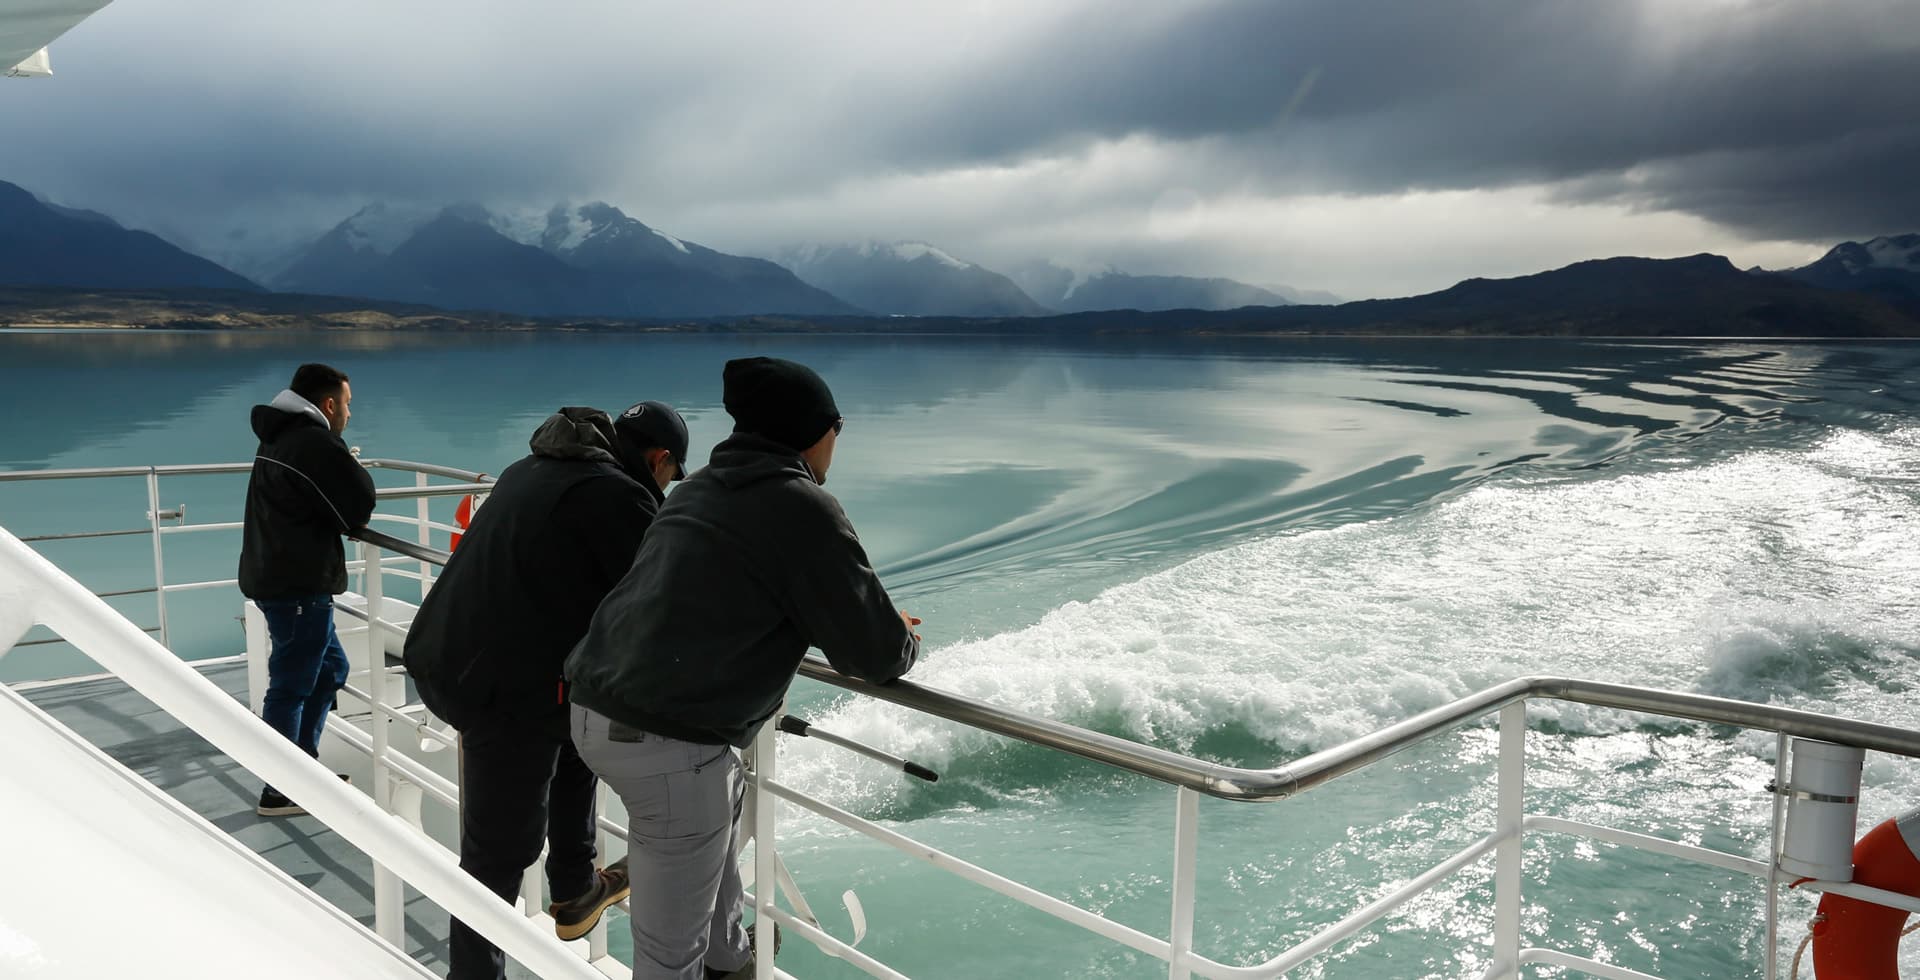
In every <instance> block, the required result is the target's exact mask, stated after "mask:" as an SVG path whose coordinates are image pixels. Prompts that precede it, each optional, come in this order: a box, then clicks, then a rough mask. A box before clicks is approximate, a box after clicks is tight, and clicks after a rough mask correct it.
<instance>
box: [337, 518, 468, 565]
mask: <svg viewBox="0 0 1920 980" xmlns="http://www.w3.org/2000/svg"><path fill="white" fill-rule="evenodd" d="M347 537H349V538H352V539H353V540H355V541H365V542H366V543H368V544H370V545H373V546H374V547H376V548H385V549H386V550H388V551H391V552H394V553H396V554H401V555H405V556H407V557H408V558H417V559H419V560H421V561H425V562H432V563H433V564H435V565H439V566H441V567H445V566H446V564H447V560H448V559H450V558H452V557H453V553H452V552H449V551H441V550H440V549H438V548H429V547H427V546H426V545H423V544H420V543H419V542H416V541H408V540H406V539H405V538H396V537H394V536H393V535H391V534H387V533H385V532H383V531H376V530H374V529H372V528H369V527H363V528H361V529H359V530H357V531H351V532H348V534H347Z"/></svg>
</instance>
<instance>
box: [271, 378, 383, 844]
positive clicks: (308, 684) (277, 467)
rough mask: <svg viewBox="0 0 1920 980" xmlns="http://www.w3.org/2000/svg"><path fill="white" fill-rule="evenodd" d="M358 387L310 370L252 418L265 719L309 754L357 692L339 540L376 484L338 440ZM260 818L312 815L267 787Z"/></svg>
mask: <svg viewBox="0 0 1920 980" xmlns="http://www.w3.org/2000/svg"><path fill="white" fill-rule="evenodd" d="M352 400H353V387H352V385H350V384H349V383H348V381H347V376H346V375H345V374H343V373H341V372H340V371H338V370H336V369H334V368H331V367H328V366H327V365H325V364H302V365H300V367H299V369H298V370H296V371H294V373H293V381H292V382H291V383H289V384H288V385H287V388H286V390H285V391H282V392H280V394H278V395H276V396H274V399H273V401H272V402H271V403H270V404H266V405H255V406H254V407H253V432H254V435H256V436H258V437H259V438H260V446H259V448H258V449H256V450H254V456H253V474H252V476H250V477H249V478H248V480H247V504H246V514H245V518H244V520H243V523H242V531H241V543H240V593H241V594H242V595H244V596H246V597H247V598H249V599H252V600H253V604H254V605H255V606H257V607H259V609H260V612H261V614H262V615H264V616H265V617H266V620H267V634H268V636H269V637H270V638H271V640H272V645H273V649H272V652H271V653H270V654H269V655H268V657H267V693H266V697H265V699H264V700H263V702H262V704H261V707H260V717H261V719H262V720H263V721H265V722H266V723H267V724H268V725H271V726H273V728H274V730H276V731H278V732H279V733H280V734H282V735H285V736H286V737H287V738H288V739H289V740H290V741H292V742H293V743H294V744H295V745H298V746H300V748H302V749H304V750H305V751H306V753H307V754H308V755H311V756H315V757H318V756H319V754H320V734H321V732H322V731H324V730H325V728H326V724H327V712H328V711H331V710H332V709H333V700H334V695H335V694H336V693H338V692H339V690H340V688H341V687H342V686H343V685H345V684H346V682H347V654H346V651H345V650H343V649H341V647H340V637H339V636H338V635H337V634H336V633H335V632H334V629H333V597H334V596H336V595H339V594H340V593H342V592H345V591H347V552H346V546H345V545H344V544H342V543H341V540H340V536H341V535H342V534H345V533H347V532H349V531H355V530H358V529H360V528H363V527H365V526H366V525H367V520H368V519H369V518H370V517H372V516H373V502H374V498H373V477H371V476H369V475H368V474H367V471H366V469H365V468H363V467H362V466H361V465H360V461H359V460H357V459H354V458H353V454H352V452H350V451H349V450H348V449H347V444H346V443H345V442H344V441H342V440H341V438H340V433H341V432H343V431H345V430H346V427H347V419H348V417H349V416H350V415H351V414H352V413H351V412H350V411H349V409H348V403H349V402H351V401H352ZM255 812H257V813H259V814H260V815H261V816H268V817H277V816H294V815H298V814H301V813H305V812H306V811H305V810H304V809H302V808H301V807H300V805H299V804H297V803H295V802H293V801H292V800H289V799H287V798H286V797H285V796H282V795H281V794H280V793H279V791H277V790H275V789H274V788H273V787H271V786H268V787H265V788H263V789H262V790H261V791H260V803H259V805H258V806H257V807H256V808H255Z"/></svg>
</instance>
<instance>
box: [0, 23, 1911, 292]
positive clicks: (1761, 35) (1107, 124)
mask: <svg viewBox="0 0 1920 980" xmlns="http://www.w3.org/2000/svg"><path fill="white" fill-rule="evenodd" d="M476 10H484V12H483V13H476ZM53 67H54V71H55V76H54V77H53V78H51V79H44V80H33V81H25V82H11V83H7V84H3V85H0V133H4V134H5V137H4V138H5V141H6V143H7V144H8V146H9V150H8V152H7V153H6V154H4V156H0V179H4V180H10V181H13V182H15V183H19V184H21V185H23V186H26V187H27V188H29V189H30V190H34V191H36V192H39V193H41V194H44V195H46V196H48V197H50V198H52V199H53V200H56V201H58V202H60V203H64V204H70V205H75V206H82V207H92V208H96V209H99V210H102V211H105V212H107V213H109V214H112V215H114V216H116V217H119V218H121V219H122V220H123V221H125V222H127V223H130V224H134V225H137V226H141V227H148V228H151V229H153V230H156V231H159V232H161V233H162V234H165V235H168V236H169V237H172V238H175V239H176V240H179V241H182V242H183V243H185V244H189V245H191V246H193V247H197V248H200V249H201V250H203V251H205V252H208V253H210V254H213V255H214V256H215V257H217V258H226V259H232V258H234V257H236V256H239V255H241V254H242V253H246V252H264V251H271V250H273V249H277V248H283V247H285V246H286V245H287V244H289V243H290V242H292V241H293V240H295V239H297V238H299V237H302V236H309V235H312V234H316V233H317V232H318V231H320V230H322V229H324V227H326V226H328V225H331V224H332V223H333V222H335V221H338V220H339V219H341V218H343V217H345V216H346V215H347V214H349V213H351V212H352V211H354V210H355V209H357V208H358V207H360V206H361V205H363V204H365V203H367V202H369V201H374V200H384V201H391V202H408V203H438V202H453V201H459V200H478V201H481V202H483V203H487V204H490V205H494V206H501V207H531V206H541V205H546V204H551V203H553V202H556V201H560V200H587V199H604V200H607V201H610V202H612V203H614V204H616V205H619V206H620V207H622V208H623V209H625V210H626V211H627V212H628V213H630V214H632V215H633V216H635V217H637V218H640V219H641V220H643V221H646V222H647V223H649V224H652V225H655V226H657V227H659V228H661V229H663V230H665V231H668V232H671V233H673V234H675V235H678V236H681V237H684V238H689V239H692V240H695V241H700V242H703V243H706V244H709V245H712V246H714V247H717V248H722V249H727V250H731V251H739V252H746V253H750V254H767V253H770V252H771V251H772V250H774V249H776V248H778V247H779V246H781V245H784V244H789V243H794V242H800V241H811V240H826V241H838V240H852V239H866V238H879V239H903V238H904V239H918V240H927V241H932V242H934V243H936V244H938V245H940V246H942V247H943V248H945V249H947V250H948V251H950V252H953V253H954V254H956V255H959V256H961V257H963V258H968V259H972V260H975V261H979V262H982V263H984V264H987V265H989V266H993V267H1001V268H1005V267H1009V266H1011V265H1013V264H1015V263H1018V262H1021V261H1026V260H1031V259H1042V258H1044V259H1051V260H1055V261H1058V262H1061V263H1063V264H1068V265H1072V266H1074V267H1076V268H1082V269H1089V268H1097V267H1100V266H1103V265H1106V264H1109V263H1111V264H1114V265H1117V266H1119V267H1121V268H1124V269H1127V270H1129V271H1135V272H1143V273H1182V274H1206V275H1226V276H1232V277H1234V278H1238V279H1243V280H1246V281H1249V282H1255V283H1260V284H1263V285H1277V284H1288V285H1293V286H1299V287H1306V288H1317V289H1328V290H1332V291H1334V292H1337V293H1340V294H1342V295H1345V296H1351V297H1358V296H1369V295H1393V294H1403V293H1408V292H1417V291H1424V290H1428V289H1434V288H1439V287H1442V286H1445V285H1448V284H1450V283H1451V282H1453V281H1455V280H1457V279H1460V278H1463V277H1466V276H1470V275H1515V274H1521V273H1526V272H1532V271H1537V270H1539V269H1542V268H1547V267H1551V266H1555V265H1559V264H1564V263H1566V262H1570V261H1576V260H1578V259H1582V258H1589V257H1595V256H1600V255H1611V254H1626V253H1630V254H1646V255H1679V254H1690V253H1693V252H1698V251H1717V252H1722V253H1725V254H1730V255H1732V256H1733V257H1734V259H1735V261H1737V262H1741V263H1742V264H1764V265H1769V266H1779V265H1790V264H1799V263H1800V262H1804V261H1807V260H1808V259H1810V258H1812V257H1813V256H1815V255H1817V254H1818V253H1819V251H1820V250H1822V249H1823V248H1824V246H1826V245H1828V244H1831V243H1832V242H1834V241H1838V240H1841V239H1847V238H1864V237H1871V236H1873V235H1877V234H1887V233H1893V232H1900V231H1916V230H1920V186H1917V185H1916V182H1915V180H1914V177H1913V173H1914V172H1915V170H1916V167H1915V161H1916V160H1920V109H1916V106H1920V3H1915V2H1912V0H1791V2H1788V0H1544V2H1542V0H1373V2H1365V3H1359V2H1349V0H1329V2H1289V0H1249V2H1219V0H1214V2H1200V0H1140V2H1128V3H1121V2H1115V0H1105V2H1097V3H1096V2H1085V0H1023V2H999V0H974V2H968V0H945V2H942V3H938V4H921V3H900V2H898V0H857V2H826V0H819V2H806V3H776V2H772V0H764V2H762V0H754V2H748V0H722V2H715V3H704V4H690V3H685V2H676V3H665V2H632V0H617V2H616V0H606V2H599V3H580V2H571V0H568V2H543V3H539V4H533V3H528V4H517V5H509V4H502V3H488V4H485V5H474V4H467V3H461V4H456V3H451V2H404V3H394V2H391V0H388V2H384V3H371V2H363V0H337V2H333V3H327V4H299V5H294V4H280V3H261V2H258V0H222V2H214V0H116V2H114V3H112V4H111V5H109V6H108V7H106V8H105V9H104V10H102V11H101V12H99V13H97V14H95V15H94V16H93V17H92V18H91V19H90V20H88V21H87V22H85V23H83V24H82V25H80V26H79V27H78V28H76V29H75V30H74V31H73V32H72V33H70V34H69V35H68V36H66V37H65V38H63V39H61V41H59V42H58V43H56V44H55V45H54V48H53Z"/></svg>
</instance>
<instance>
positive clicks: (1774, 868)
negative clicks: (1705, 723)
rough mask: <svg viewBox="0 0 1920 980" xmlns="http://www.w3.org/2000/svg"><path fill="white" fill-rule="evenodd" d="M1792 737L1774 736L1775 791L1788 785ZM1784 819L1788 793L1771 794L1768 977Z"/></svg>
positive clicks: (1773, 967) (1774, 964)
mask: <svg viewBox="0 0 1920 980" xmlns="http://www.w3.org/2000/svg"><path fill="white" fill-rule="evenodd" d="M1790 741H1791V740H1790V739H1789V738H1788V737H1787V733H1786V732H1781V733H1780V734H1778V735H1776V736H1774V746H1773V785H1774V787H1775V789H1776V790H1779V789H1785V788H1786V785H1787V746H1788V744H1789V742H1790ZM1786 818H1787V796H1786V794H1785V793H1781V792H1775V793H1774V794H1773V819H1772V821H1770V822H1769V823H1768V825H1767V829H1768V830H1769V831H1770V833H1769V834H1768V836H1767V980H1774V978H1775V977H1778V976H1779V975H1780V878H1781V872H1780V848H1781V847H1782V846H1784V844H1785V840H1784V838H1783V837H1782V835H1781V831H1780V828H1781V824H1782V823H1784V822H1785V820H1786Z"/></svg>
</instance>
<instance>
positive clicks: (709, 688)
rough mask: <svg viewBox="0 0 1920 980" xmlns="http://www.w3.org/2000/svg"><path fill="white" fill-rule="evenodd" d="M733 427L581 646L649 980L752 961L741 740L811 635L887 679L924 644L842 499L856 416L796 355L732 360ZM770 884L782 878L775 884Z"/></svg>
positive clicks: (573, 680)
mask: <svg viewBox="0 0 1920 980" xmlns="http://www.w3.org/2000/svg"><path fill="white" fill-rule="evenodd" d="M722 381H723V384H724V389H725V391H724V401H725V405H726V409H727V413H728V414H730V415H732V416H733V419H734V422H735V426H734V431H733V435H732V436H731V437H729V438H728V439H727V440H726V441H724V442H722V443H721V444H720V445H718V446H716V447H714V450H713V456H712V460H711V462H710V464H709V465H708V466H707V467H706V468H704V469H701V470H700V471H698V472H696V473H694V474H693V476H692V477H690V478H688V480H687V482H686V483H685V484H684V485H682V486H681V487H680V489H679V490H676V491H675V492H674V495H673V499H672V500H669V501H667V505H666V506H665V507H663V508H661V510H660V515H659V516H658V517H657V518H655V519H654V522H653V527H652V528H651V529H650V530H649V531H648V532H647V537H646V540H645V541H644V542H643V543H642V544H641V547H640V556H639V558H637V559H636V560H635V561H634V563H633V567H632V569H631V570H629V571H628V572H627V575H626V577H625V578H623V579H621V580H620V583H619V584H618V585H617V586H615V587H614V589H613V591H612V592H611V593H609V594H608V595H607V598H606V600H605V601H604V602H602V603H601V604H600V608H599V610H598V611H596V612H595V613H594V616H593V623H592V625H591V627H589V628H588V630H587V635H586V637H585V638H584V639H582V640H581V641H580V644H579V646H577V647H575V648H574V651H573V654H572V656H570V657H568V658H567V664H566V672H567V680H568V683H569V685H570V690H571V696H572V699H573V704H574V709H573V740H574V744H575V745H576V746H578V747H579V749H580V756H581V758H583V759H585V760H586V763H587V765H589V766H591V767H592V768H593V770H594V771H595V772H597V773H598V774H599V775H600V778H602V779H604V780H606V781H607V784H608V785H609V786H612V787H613V789H614V791H615V792H617V793H619V794H620V798H621V801H622V802H623V803H625V804H626V807H627V818H628V824H627V829H628V832H629V834H630V835H631V840H632V847H631V849H630V850H629V851H628V857H629V859H630V864H631V868H630V870H631V875H632V887H633V894H632V901H631V904H630V908H631V910H632V919H631V925H632V929H633V950H634V952H633V976H634V980H703V978H706V977H714V976H733V975H738V976H745V975H746V973H745V972H738V973H736V971H746V970H749V969H751V966H750V963H751V956H752V954H751V947H750V945H749V942H748V939H747V936H746V932H745V931H744V930H743V929H742V928H741V925H740V917H741V913H742V911H743V902H742V896H741V884H740V875H739V869H738V859H737V856H736V854H735V847H736V836H737V825H738V821H739V818H740V806H741V803H742V802H743V800H744V798H745V797H744V795H743V790H744V786H743V783H742V780H741V769H740V761H739V759H738V757H737V756H736V755H735V753H734V749H735V748H736V747H738V748H745V747H746V746H748V745H749V744H751V743H752V741H753V737H754V734H755V733H756V732H758V731H759V729H760V727H761V726H762V725H764V724H765V723H766V722H767V720H768V719H769V718H771V717H772V716H773V714H774V712H776V711H777V710H779V707H780V703H781V701H782V700H784V699H785V697H786V692H787V687H788V686H789V685H790V684H791V683H792V682H793V677H794V674H795V672H796V671H797V670H798V669H799V666H800V658H801V657H802V656H803V655H804V654H805V653H806V651H807V648H808V647H810V646H811V647H818V648H820V650H822V651H823V652H825V653H826V655H827V660H828V661H829V662H830V663H832V664H833V666H834V667H835V669H837V670H839V671H840V672H841V673H844V674H847V675H849V676H852V677H858V678H861V679H863V680H869V681H874V682H879V683H885V682H887V681H891V680H893V679H895V678H897V677H899V676H900V675H902V674H904V673H906V672H907V670H908V668H910V667H912V666H913V662H914V659H915V658H916V657H917V656H918V655H919V653H920V638H919V637H918V636H916V635H915V634H914V632H913V626H914V624H917V623H918V622H919V620H917V619H914V618H912V617H911V616H908V615H907V614H906V613H903V612H900V611H899V610H898V609H896V608H894V606H893V603H892V600H890V599H889V598H888V597H887V592H886V590H885V589H884V588H882V587H881V585H880V580H879V578H878V577H877V576H876V575H875V574H874V572H873V568H872V566H871V565H870V564H869V563H868V561H867V555H866V552H865V550H864V549H862V548H861V546H860V539H859V538H858V537H857V536H856V535H855V534H854V532H853V525H852V524H850V523H848V521H847V516H846V514H845V512H843V511H842V510H841V509H840V504H839V502H838V501H836V500H834V498H833V495H832V494H829V493H828V492H827V491H826V490H825V489H823V488H822V484H824V483H825V482H826V477H827V468H828V466H829V465H830V464H831V463H832V461H833V449H834V446H835V445H836V444H837V442H838V439H839V434H840V430H841V427H842V425H843V424H844V421H845V420H844V419H842V418H841V416H840V410H839V409H838V408H837V407H836V406H835V404H834V401H833V394H832V392H830V391H829V390H828V389H827V385H826V383H825V382H824V381H822V380H821V379H820V377H819V375H817V374H815V373H813V371H811V370H809V369H808V368H806V367H805V366H803V365H800V364H795V363H793V362H792V361H783V360H777V359H774V358H766V357H753V358H743V359H740V360H734V361H729V362H728V363H727V365H726V369H725V371H724V372H723V374H722ZM763 887H772V884H771V883H765V884H764V885H763Z"/></svg>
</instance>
